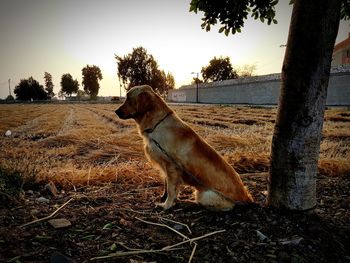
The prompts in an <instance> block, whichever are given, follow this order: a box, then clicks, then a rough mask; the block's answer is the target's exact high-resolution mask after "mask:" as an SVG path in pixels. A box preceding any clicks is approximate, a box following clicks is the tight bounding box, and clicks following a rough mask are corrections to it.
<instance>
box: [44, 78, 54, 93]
mask: <svg viewBox="0 0 350 263" xmlns="http://www.w3.org/2000/svg"><path fill="white" fill-rule="evenodd" d="M44 79H45V90H46V92H47V95H48V98H49V99H52V98H53V97H54V96H55V93H54V92H53V87H54V85H53V82H52V75H51V74H50V73H48V72H45V73H44Z"/></svg>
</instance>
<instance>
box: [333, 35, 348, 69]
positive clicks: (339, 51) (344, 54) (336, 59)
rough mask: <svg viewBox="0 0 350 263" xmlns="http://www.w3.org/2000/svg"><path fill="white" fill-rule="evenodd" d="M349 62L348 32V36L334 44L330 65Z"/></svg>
mask: <svg viewBox="0 0 350 263" xmlns="http://www.w3.org/2000/svg"><path fill="white" fill-rule="evenodd" d="M346 64H348V65H349V64H350V32H349V35H348V38H347V39H345V40H343V41H342V42H340V43H338V44H336V45H335V47H334V50H333V58H332V66H339V65H346Z"/></svg>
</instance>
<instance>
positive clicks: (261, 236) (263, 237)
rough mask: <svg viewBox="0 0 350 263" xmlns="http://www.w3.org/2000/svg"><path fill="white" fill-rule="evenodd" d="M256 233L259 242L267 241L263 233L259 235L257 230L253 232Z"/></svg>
mask: <svg viewBox="0 0 350 263" xmlns="http://www.w3.org/2000/svg"><path fill="white" fill-rule="evenodd" d="M255 231H256V235H257V236H258V238H259V239H260V240H261V241H264V240H266V239H267V236H265V235H264V234H263V233H261V232H260V231H259V230H255Z"/></svg>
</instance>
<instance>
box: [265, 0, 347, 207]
mask: <svg viewBox="0 0 350 263" xmlns="http://www.w3.org/2000/svg"><path fill="white" fill-rule="evenodd" d="M340 7H341V0H319V1H316V0H296V1H294V6H293V12H292V18H291V23H290V28H289V36H288V42H287V49H286V53H285V57H284V61H283V67H282V84H281V93H280V99H279V106H278V113H277V120H276V125H275V129H274V134H273V139H272V147H271V167H270V175H269V183H268V192H269V193H268V200H267V202H268V205H270V206H273V207H278V208H287V209H291V210H307V209H311V208H314V207H315V206H316V175H317V163H318V157H319V149H320V141H321V136H322V126H323V117H324V110H325V104H326V97H327V87H328V80H329V73H330V66H331V60H332V52H333V48H334V44H335V39H336V36H337V32H338V27H339V20H340Z"/></svg>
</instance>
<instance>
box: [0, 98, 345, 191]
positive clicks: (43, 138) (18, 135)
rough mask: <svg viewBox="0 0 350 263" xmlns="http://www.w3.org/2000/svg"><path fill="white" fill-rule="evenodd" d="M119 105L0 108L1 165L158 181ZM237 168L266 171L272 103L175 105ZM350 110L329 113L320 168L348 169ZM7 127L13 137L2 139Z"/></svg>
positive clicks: (94, 178) (71, 175) (83, 179)
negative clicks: (118, 113)
mask: <svg viewBox="0 0 350 263" xmlns="http://www.w3.org/2000/svg"><path fill="white" fill-rule="evenodd" d="M116 107H117V105H116V104H69V105H67V104H65V105H61V104H55V105H41V104H38V105H36V104H34V105H29V104H26V105H0V113H1V114H0V134H1V139H0V147H1V152H0V167H1V168H3V169H7V170H11V171H19V172H21V173H22V174H24V175H28V176H31V175H33V174H35V176H36V178H37V180H39V181H41V180H42V181H48V180H52V181H54V182H56V183H58V184H60V185H63V186H65V187H74V186H77V185H86V184H95V183H102V182H110V181H114V182H120V183H133V184H134V185H140V184H142V183H145V182H147V183H151V184H152V183H157V182H158V181H159V179H158V172H157V171H156V170H155V169H154V168H152V167H151V166H150V165H149V164H148V163H147V161H146V159H145V157H144V154H143V149H142V140H141V138H140V137H139V135H138V134H137V131H136V127H135V124H134V123H133V121H122V120H119V119H118V118H117V116H116V115H115V114H114V110H115V108H116ZM173 108H174V109H175V111H176V112H177V113H178V114H179V115H180V117H181V118H182V119H183V120H185V121H186V122H188V123H189V124H190V125H191V126H192V127H193V128H194V129H195V130H196V131H197V132H198V133H199V134H201V135H202V136H203V137H204V138H205V139H206V140H207V141H208V142H209V143H210V144H211V145H212V146H213V147H214V148H215V149H216V150H218V151H219V152H220V153H221V154H222V155H223V156H224V157H225V158H226V160H228V162H229V163H230V164H232V165H233V166H234V167H235V168H236V169H237V171H239V172H241V173H247V172H266V171H267V170H268V167H269V155H270V145H271V137H272V132H273V127H274V119H275V115H276V109H275V108H252V107H235V106H232V107H231V106H230V107H224V106H203V105H202V106H173ZM349 120H350V112H349V111H347V110H344V109H331V110H327V112H326V116H325V125H324V138H323V140H322V144H321V152H320V161H319V168H320V169H319V170H320V173H322V174H325V175H330V176H346V175H349V173H350V164H349V160H350V148H349V142H350V121H349ZM6 130H11V131H12V133H13V135H12V136H11V137H5V136H4V133H5V131H6Z"/></svg>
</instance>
